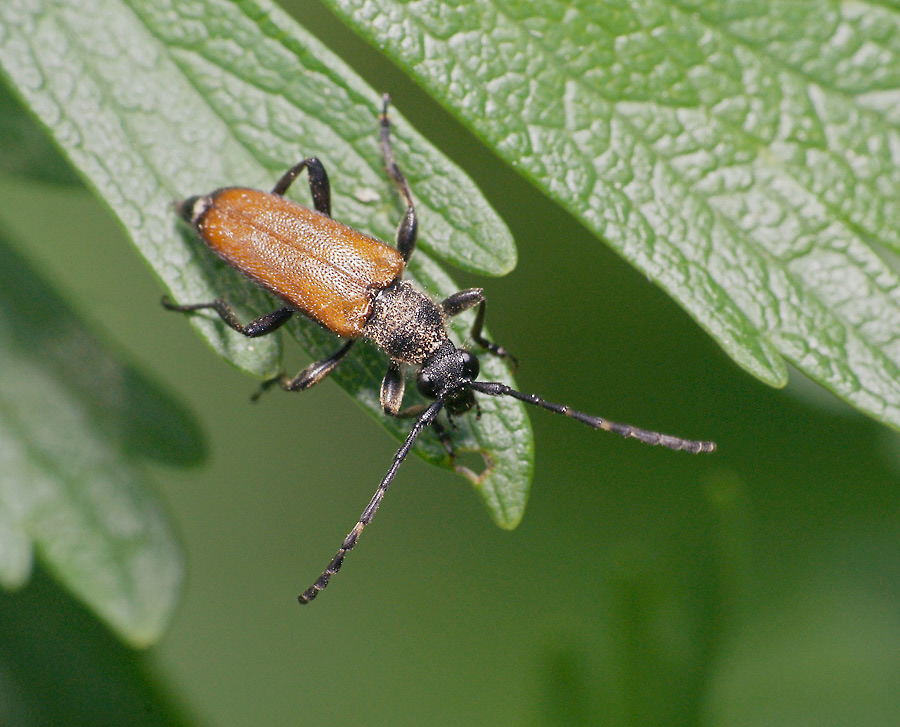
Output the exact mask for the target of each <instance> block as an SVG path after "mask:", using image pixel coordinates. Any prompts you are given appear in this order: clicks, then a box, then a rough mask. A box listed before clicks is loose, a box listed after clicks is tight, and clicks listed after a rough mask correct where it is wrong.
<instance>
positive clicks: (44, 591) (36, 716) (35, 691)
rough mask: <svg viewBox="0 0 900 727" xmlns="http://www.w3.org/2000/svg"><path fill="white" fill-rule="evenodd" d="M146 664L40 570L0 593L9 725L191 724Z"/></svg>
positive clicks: (1, 720)
mask: <svg viewBox="0 0 900 727" xmlns="http://www.w3.org/2000/svg"><path fill="white" fill-rule="evenodd" d="M146 662H147V659H146V658H145V657H144V655H143V654H141V653H138V652H135V651H134V650H133V649H129V648H128V647H127V646H125V645H123V644H122V643H121V642H119V641H117V640H116V639H115V638H114V637H113V636H112V635H111V634H110V633H109V632H108V631H107V630H106V629H105V628H104V627H103V625H102V624H100V623H99V622H98V621H97V620H96V619H94V618H92V617H91V616H90V614H88V613H87V612H86V611H85V610H84V609H83V608H80V607H79V605H78V604H76V603H75V602H74V601H72V599H70V598H66V596H65V594H64V593H63V592H61V591H60V589H59V588H58V587H56V586H55V584H54V583H52V582H51V581H50V579H49V578H48V577H47V574H46V573H44V572H42V571H41V570H38V571H37V573H35V578H34V579H33V580H32V582H31V583H30V584H29V585H28V587H27V588H25V589H24V590H23V591H22V592H20V593H15V594H5V593H0V692H2V694H3V699H2V700H0V724H2V725H3V726H4V727H33V726H34V725H53V726H54V727H84V726H85V725H126V724H127V725H129V727H181V726H183V725H187V724H188V720H187V719H186V718H185V717H183V716H181V715H180V714H179V712H180V711H183V710H179V709H178V705H177V700H175V699H174V698H173V697H172V696H171V694H166V693H164V692H163V690H162V689H161V688H160V687H161V685H160V684H158V683H157V681H158V680H156V679H154V678H153V677H152V676H151V674H149V673H148V671H149V670H148V669H147V663H146Z"/></svg>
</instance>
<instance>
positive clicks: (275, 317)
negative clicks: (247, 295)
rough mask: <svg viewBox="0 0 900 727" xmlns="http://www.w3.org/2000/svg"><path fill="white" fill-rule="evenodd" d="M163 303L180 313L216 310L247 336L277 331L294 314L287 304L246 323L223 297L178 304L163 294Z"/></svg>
mask: <svg viewBox="0 0 900 727" xmlns="http://www.w3.org/2000/svg"><path fill="white" fill-rule="evenodd" d="M162 304H163V308H165V309H166V310H173V311H177V312H179V313H191V312H193V311H198V310H206V309H209V310H214V311H215V312H216V313H218V314H219V318H221V319H222V320H223V321H224V322H225V323H226V324H227V325H228V327H229V328H232V329H234V330H235V331H237V332H238V333H240V334H241V335H244V336H247V338H258V337H259V336H265V335H266V334H267V333H272V332H273V331H277V330H278V329H279V328H281V326H283V325H284V324H285V322H286V321H287V319H288V318H290V317H291V316H292V315H293V314H294V309H293V308H288V307H287V306H285V307H284V308H279V309H278V310H274V311H272V312H271V313H266V314H265V315H263V316H260V317H259V318H254V319H253V320H252V321H250V322H249V323H247V324H246V325H245V324H243V323H241V322H240V321H239V320H238V319H237V316H236V315H235V314H234V310H232V308H231V306H230V305H228V303H226V302H225V301H224V300H222V299H221V298H216V299H215V300H214V301H212V303H192V304H190V305H176V304H175V303H173V302H172V301H171V300H169V298H168V296H163V299H162Z"/></svg>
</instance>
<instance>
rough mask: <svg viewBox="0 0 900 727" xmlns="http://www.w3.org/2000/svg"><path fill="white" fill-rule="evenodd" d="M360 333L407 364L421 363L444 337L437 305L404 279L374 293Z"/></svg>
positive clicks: (441, 316) (442, 316)
mask: <svg viewBox="0 0 900 727" xmlns="http://www.w3.org/2000/svg"><path fill="white" fill-rule="evenodd" d="M363 335H364V336H365V337H366V338H368V339H369V340H370V341H372V342H373V343H375V344H376V345H377V346H379V347H381V348H382V349H384V351H385V353H387V355H388V356H390V357H391V358H392V359H394V360H396V361H402V362H403V363H407V364H421V363H422V362H423V361H424V360H425V359H426V358H428V357H429V356H430V355H431V354H433V353H434V352H435V351H436V350H437V349H438V348H439V347H440V345H441V344H442V343H443V342H444V341H446V340H447V330H446V328H445V321H444V314H443V313H442V312H441V309H440V307H438V305H437V304H436V303H435V302H434V301H433V300H431V298H429V297H428V296H427V295H425V294H424V293H423V292H422V291H420V290H417V289H416V288H415V287H414V286H413V285H412V284H411V283H408V282H406V281H405V280H398V281H396V282H394V283H392V284H391V285H390V286H388V287H387V288H385V289H384V290H382V291H381V292H379V293H378V295H377V296H375V300H374V301H373V302H372V313H371V315H370V316H369V320H368V321H367V322H366V325H365V328H364V329H363Z"/></svg>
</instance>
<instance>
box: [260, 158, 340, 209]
mask: <svg viewBox="0 0 900 727" xmlns="http://www.w3.org/2000/svg"><path fill="white" fill-rule="evenodd" d="M304 169H306V175H307V178H308V179H309V191H310V193H311V194H312V199H313V207H314V208H315V210H316V212H320V213H322V214H323V215H325V216H326V217H331V184H330V182H329V181H328V175H327V174H326V173H325V167H324V166H322V162H320V161H319V158H318V157H308V158H306V159H304V160H303V161H302V162H300V163H298V164H295V165H294V166H292V167H291V168H290V169H288V170H287V171H286V172H285V173H284V174H283V175H282V177H281V179H279V180H278V183H277V184H276V185H275V186H274V187H273V188H272V194H277V195H278V196H279V197H282V196H284V193H285V192H287V191H288V187H290V186H291V185H292V184H293V183H294V180H295V179H296V178H297V177H299V176H300V172H302V171H303V170H304Z"/></svg>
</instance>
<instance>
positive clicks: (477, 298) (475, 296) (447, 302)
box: [441, 288, 519, 368]
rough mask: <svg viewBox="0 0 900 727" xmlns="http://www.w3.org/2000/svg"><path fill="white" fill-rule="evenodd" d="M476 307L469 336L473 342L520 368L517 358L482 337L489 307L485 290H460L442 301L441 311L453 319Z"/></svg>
mask: <svg viewBox="0 0 900 727" xmlns="http://www.w3.org/2000/svg"><path fill="white" fill-rule="evenodd" d="M476 305H477V306H478V311H477V312H476V313H475V322H474V323H473V324H472V330H471V332H470V334H469V335H470V336H472V340H473V341H475V343H477V344H478V345H479V346H481V347H482V348H484V349H486V350H487V351H490V352H491V353H492V354H494V355H495V356H499V357H500V358H508V359H509V360H510V361H512V364H513V368H518V367H519V362H518V360H517V359H516V357H515V356H513V355H512V354H511V353H510V352H509V351H507V350H506V349H505V348H503V346H498V345H497V344H496V343H493V342H491V341H488V340H487V339H486V338H485V337H484V336H483V335H481V332H482V331H483V330H484V312H485V307H486V305H487V301H486V300H485V297H484V290H483V289H481V288H467V289H466V290H460V291H459V292H458V293H454V294H453V295H451V296H449V297H447V298H444V300H443V301H441V310H443V311H444V314H445V315H447V316H450V317H452V316H455V315H459V314H460V313H462V312H463V311H467V310H469V309H470V308H473V307H474V306H476Z"/></svg>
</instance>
